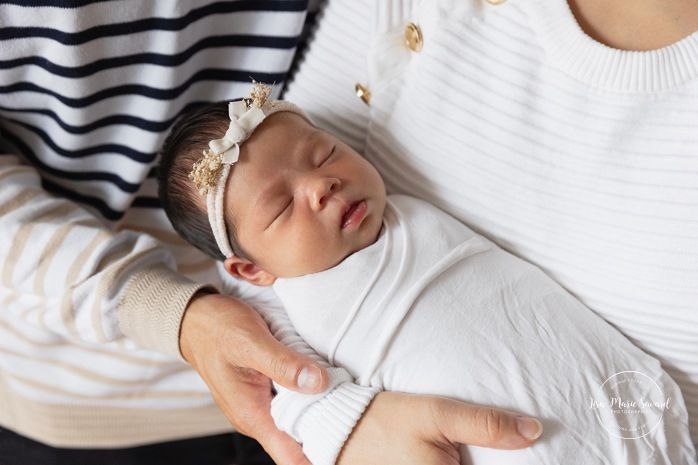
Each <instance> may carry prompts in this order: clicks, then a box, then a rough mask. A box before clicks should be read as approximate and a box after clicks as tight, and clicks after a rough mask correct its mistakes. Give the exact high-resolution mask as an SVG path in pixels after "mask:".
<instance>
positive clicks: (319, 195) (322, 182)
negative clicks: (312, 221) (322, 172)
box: [307, 177, 340, 211]
mask: <svg viewBox="0 0 698 465" xmlns="http://www.w3.org/2000/svg"><path fill="white" fill-rule="evenodd" d="M339 186H340V181H339V179H337V178H330V177H318V178H313V179H309V180H308V185H307V189H308V199H309V201H310V206H311V207H312V208H313V210H316V211H318V210H322V209H323V208H325V205H327V201H328V200H329V198H330V197H331V196H332V195H333V194H334V193H335V192H336V191H337V190H338V189H339Z"/></svg>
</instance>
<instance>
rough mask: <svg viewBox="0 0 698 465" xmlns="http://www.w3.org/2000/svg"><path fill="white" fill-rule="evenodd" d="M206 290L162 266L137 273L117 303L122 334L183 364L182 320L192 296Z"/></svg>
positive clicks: (202, 285)
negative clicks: (181, 348) (181, 344)
mask: <svg viewBox="0 0 698 465" xmlns="http://www.w3.org/2000/svg"><path fill="white" fill-rule="evenodd" d="M205 287H207V286H206V285H205V284H198V283H195V282H193V281H191V280H189V279H187V278H185V277H184V276H182V275H180V274H177V273H175V272H174V271H172V270H171V269H169V268H167V267H165V266H155V267H152V268H147V269H144V270H140V271H138V272H137V273H136V274H135V275H134V276H133V277H132V278H131V279H130V280H129V282H128V284H127V285H126V289H125V290H124V293H123V295H122V298H121V300H120V302H119V326H120V328H121V331H122V332H123V333H124V334H125V335H126V336H128V337H129V338H131V339H132V340H133V341H135V342H136V343H137V344H138V345H140V346H142V347H145V348H147V349H151V350H154V351H157V352H162V353H166V354H169V355H172V356H174V357H176V358H179V359H180V360H182V361H185V360H184V358H183V357H182V354H181V352H180V351H179V330H180V326H181V323H182V317H183V315H184V310H185V309H186V308H187V305H188V304H189V301H190V300H191V298H192V296H193V295H194V294H195V293H196V292H197V291H199V290H200V289H202V288H205Z"/></svg>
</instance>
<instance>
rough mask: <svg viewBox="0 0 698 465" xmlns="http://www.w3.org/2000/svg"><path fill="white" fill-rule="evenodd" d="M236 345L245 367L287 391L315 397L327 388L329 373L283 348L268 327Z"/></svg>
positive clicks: (251, 334) (305, 356) (301, 355)
mask: <svg viewBox="0 0 698 465" xmlns="http://www.w3.org/2000/svg"><path fill="white" fill-rule="evenodd" d="M236 345H237V350H238V351H239V353H240V355H241V357H242V363H241V365H242V366H245V367H248V368H251V369H253V370H256V371H258V372H260V373H262V374H264V375H265V376H267V377H269V378H271V379H272V380H273V381H274V382H276V383H278V384H280V385H281V386H283V387H285V388H287V389H291V390H293V391H300V392H303V393H306V394H315V393H318V392H321V391H322V390H323V389H325V387H326V386H327V383H328V376H327V372H326V371H325V369H324V368H323V367H322V366H321V365H320V364H319V363H318V362H316V361H315V360H313V359H312V358H310V357H309V356H307V355H304V354H301V353H299V352H296V351H295V350H293V349H290V348H288V347H286V346H285V345H283V344H281V343H280V342H279V341H278V340H276V338H274V336H272V334H271V333H270V332H269V330H268V329H267V328H266V326H265V327H264V329H263V330H259V331H255V332H254V333H250V334H247V335H245V338H244V339H243V340H242V341H240V342H238V344H236Z"/></svg>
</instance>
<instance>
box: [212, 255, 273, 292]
mask: <svg viewBox="0 0 698 465" xmlns="http://www.w3.org/2000/svg"><path fill="white" fill-rule="evenodd" d="M223 266H224V267H225V269H226V271H227V272H228V273H230V274H231V275H232V276H233V277H235V278H238V279H243V280H245V281H247V282H248V283H251V284H255V285H257V286H271V285H272V284H274V281H276V276H273V275H271V274H269V273H267V272H266V271H264V270H263V269H261V268H260V267H258V266H257V265H255V264H254V263H252V262H251V261H249V260H247V259H246V258H239V257H230V258H226V259H225V261H224V262H223Z"/></svg>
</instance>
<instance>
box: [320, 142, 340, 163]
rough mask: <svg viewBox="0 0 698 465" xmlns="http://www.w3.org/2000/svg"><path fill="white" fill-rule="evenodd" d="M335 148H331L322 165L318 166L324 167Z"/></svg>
mask: <svg viewBox="0 0 698 465" xmlns="http://www.w3.org/2000/svg"><path fill="white" fill-rule="evenodd" d="M336 148H337V146H336V145H334V146H332V150H330V153H329V154H328V155H327V157H326V158H325V159H324V160H323V161H322V163H320V166H322V165H324V164H325V163H327V161H328V160H329V159H330V158H332V154H333V153H334V151H335V149H336Z"/></svg>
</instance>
